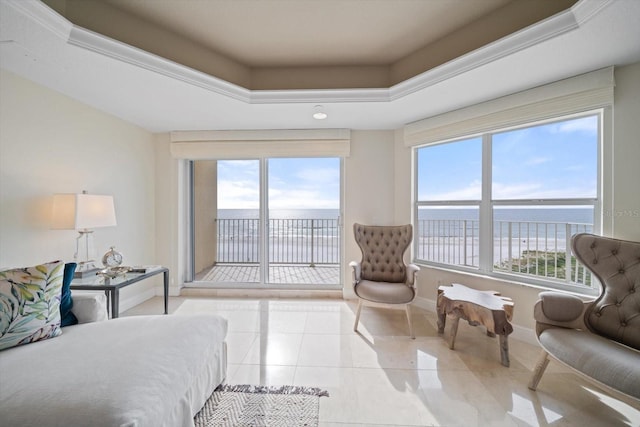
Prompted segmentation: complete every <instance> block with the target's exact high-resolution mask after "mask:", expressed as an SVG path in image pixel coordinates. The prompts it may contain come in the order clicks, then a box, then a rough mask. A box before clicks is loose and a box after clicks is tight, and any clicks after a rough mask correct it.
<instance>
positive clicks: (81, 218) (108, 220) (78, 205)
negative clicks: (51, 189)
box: [51, 194, 116, 230]
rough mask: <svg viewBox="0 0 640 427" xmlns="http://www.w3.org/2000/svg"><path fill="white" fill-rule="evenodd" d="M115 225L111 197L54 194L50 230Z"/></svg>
mask: <svg viewBox="0 0 640 427" xmlns="http://www.w3.org/2000/svg"><path fill="white" fill-rule="evenodd" d="M114 225H116V211H115V208H114V205H113V196H100V195H95V194H54V196H53V214H52V220H51V228H53V229H56V230H85V229H89V228H99V227H110V226H114Z"/></svg>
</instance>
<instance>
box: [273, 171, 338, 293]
mask: <svg viewBox="0 0 640 427" xmlns="http://www.w3.org/2000/svg"><path fill="white" fill-rule="evenodd" d="M267 168H268V200H267V204H268V211H267V214H268V221H267V224H268V240H267V242H268V243H267V248H266V250H267V253H268V259H267V262H268V269H267V272H268V275H267V282H268V283H272V284H304V285H314V284H320V285H332V284H337V283H339V278H340V227H339V223H340V159H338V158H302V159H301V158H293V159H291V158H284V159H268V161H267Z"/></svg>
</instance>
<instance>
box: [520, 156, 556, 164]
mask: <svg viewBox="0 0 640 427" xmlns="http://www.w3.org/2000/svg"><path fill="white" fill-rule="evenodd" d="M549 161H551V159H550V158H548V157H532V158H530V159H527V161H526V162H525V165H527V166H533V165H541V164H542V163H547V162H549Z"/></svg>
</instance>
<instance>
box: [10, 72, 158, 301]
mask: <svg viewBox="0 0 640 427" xmlns="http://www.w3.org/2000/svg"><path fill="white" fill-rule="evenodd" d="M0 93H1V94H2V96H0V268H4V267H26V266H29V265H33V264H37V263H42V262H46V261H51V260H54V259H63V260H65V261H71V260H72V258H73V254H74V251H75V238H76V236H77V233H76V232H75V231H73V230H50V229H49V227H50V211H51V199H52V195H53V194H54V193H75V192H81V191H82V190H87V191H88V192H89V193H93V194H111V195H113V196H114V201H115V208H116V217H117V222H118V225H117V226H116V227H109V228H102V229H96V230H95V232H94V233H93V234H94V243H95V245H94V246H95V248H96V253H97V255H98V256H99V257H100V258H101V257H102V254H103V253H104V252H106V251H107V250H108V249H109V246H111V245H115V246H116V248H117V249H118V250H120V251H121V252H122V253H123V254H124V263H125V264H127V265H136V264H156V263H157V261H156V258H155V243H156V242H155V226H156V222H155V196H154V191H155V175H156V171H155V165H154V161H155V160H154V159H155V155H154V148H153V135H152V134H150V133H149V132H147V131H145V130H143V129H141V128H138V127H136V126H133V125H131V124H129V123H126V122H123V121H122V120H119V119H117V118H115V117H113V116H109V115H106V114H104V113H102V112H99V111H97V110H95V109H93V108H90V107H88V106H86V105H84V104H81V103H79V102H77V101H75V100H73V99H70V98H67V97H65V96H62V95H60V94H58V93H56V92H53V91H51V90H48V89H46V88H44V87H42V86H39V85H36V84H34V83H31V82H29V81H27V80H24V79H22V78H20V77H17V76H15V75H14V74H11V73H8V72H6V71H4V70H2V71H0ZM149 282H150V283H146V282H143V283H140V284H139V286H138V285H136V286H135V289H134V287H131V288H126V289H124V290H123V292H122V302H121V308H122V309H126V308H127V305H129V306H130V305H132V304H137V303H139V302H141V301H143V300H144V299H146V298H149V297H150V296H152V295H154V294H155V290H154V289H153V284H154V282H152V281H149Z"/></svg>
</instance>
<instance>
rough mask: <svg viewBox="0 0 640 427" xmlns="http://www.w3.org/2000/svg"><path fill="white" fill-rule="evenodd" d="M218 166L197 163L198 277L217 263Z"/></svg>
mask: <svg viewBox="0 0 640 427" xmlns="http://www.w3.org/2000/svg"><path fill="white" fill-rule="evenodd" d="M217 179H218V162H217V161H215V160H198V161H196V162H193V187H194V188H193V193H194V194H193V198H194V201H193V202H194V236H193V237H194V242H193V243H194V250H195V253H194V258H195V259H194V264H195V273H196V274H197V273H198V272H200V271H202V270H204V269H205V268H210V267H212V266H213V265H214V264H215V263H216V257H217V250H218V245H217V235H218V227H217V223H216V217H217V210H218V187H217Z"/></svg>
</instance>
